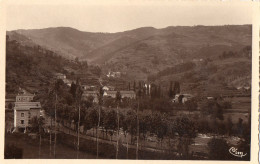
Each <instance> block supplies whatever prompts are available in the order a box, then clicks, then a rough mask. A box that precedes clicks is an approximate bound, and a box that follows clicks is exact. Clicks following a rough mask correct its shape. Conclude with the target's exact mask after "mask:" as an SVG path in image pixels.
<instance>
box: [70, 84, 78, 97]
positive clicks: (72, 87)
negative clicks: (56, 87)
mask: <svg viewBox="0 0 260 164" xmlns="http://www.w3.org/2000/svg"><path fill="white" fill-rule="evenodd" d="M76 87H77V86H76V84H75V83H74V82H72V83H71V87H70V93H71V94H72V95H73V97H75V96H76Z"/></svg>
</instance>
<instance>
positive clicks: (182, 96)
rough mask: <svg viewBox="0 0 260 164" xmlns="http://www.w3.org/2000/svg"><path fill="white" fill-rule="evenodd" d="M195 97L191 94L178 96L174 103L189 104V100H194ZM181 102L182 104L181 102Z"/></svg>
mask: <svg viewBox="0 0 260 164" xmlns="http://www.w3.org/2000/svg"><path fill="white" fill-rule="evenodd" d="M193 97H194V96H193V95H191V94H176V95H175V97H174V99H173V100H172V102H174V103H183V104H185V102H187V101H188V100H190V99H192V98H193ZM180 101H181V102H180Z"/></svg>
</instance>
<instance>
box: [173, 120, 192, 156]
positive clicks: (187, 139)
mask: <svg viewBox="0 0 260 164" xmlns="http://www.w3.org/2000/svg"><path fill="white" fill-rule="evenodd" d="M174 131H175V132H177V133H178V134H179V144H178V150H179V152H180V153H181V154H182V155H183V156H184V157H186V158H187V157H188V155H189V149H188V148H189V145H190V144H191V143H192V139H193V138H195V137H196V128H195V123H194V122H193V121H192V120H191V119H190V118H189V117H188V116H182V117H178V118H177V119H176V121H175V122H174Z"/></svg>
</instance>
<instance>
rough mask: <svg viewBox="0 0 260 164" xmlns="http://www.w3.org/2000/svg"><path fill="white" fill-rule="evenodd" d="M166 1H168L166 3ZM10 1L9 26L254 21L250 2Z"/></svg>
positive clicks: (91, 27) (104, 27)
mask: <svg viewBox="0 0 260 164" xmlns="http://www.w3.org/2000/svg"><path fill="white" fill-rule="evenodd" d="M165 4H166V3H165ZM193 4H194V5H187V3H186V4H183V3H171V4H170V5H169V4H167V5H164V4H163V5H162V4H160V5H154V4H150V3H146V4H142V5H139V4H131V3H127V4H119V3H118V4H108V3H106V4H102V5H97V4H91V5H88V4H84V5H79V4H70V5H68V4H67V5H66V4H63V5H45V4H41V5H39V4H33V5H9V6H8V7H7V13H6V15H7V17H6V25H7V30H8V31H11V30H16V29H40V28H47V27H60V26H63V27H72V28H76V29H78V30H81V31H89V32H112V33H113V32H121V31H126V30H131V29H136V28H139V27H147V26H149V27H155V28H165V27H168V26H194V25H228V24H251V23H252V8H251V5H250V3H247V4H245V3H242V4H240V3H239V4H235V5H234V4H231V3H193Z"/></svg>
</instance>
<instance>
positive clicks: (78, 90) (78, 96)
mask: <svg viewBox="0 0 260 164" xmlns="http://www.w3.org/2000/svg"><path fill="white" fill-rule="evenodd" d="M82 93H83V91H82V88H81V86H80V84H79V79H77V82H76V92H75V100H76V108H77V106H78V114H79V115H78V130H77V131H78V142H77V158H78V155H79V133H80V105H81V97H82Z"/></svg>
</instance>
